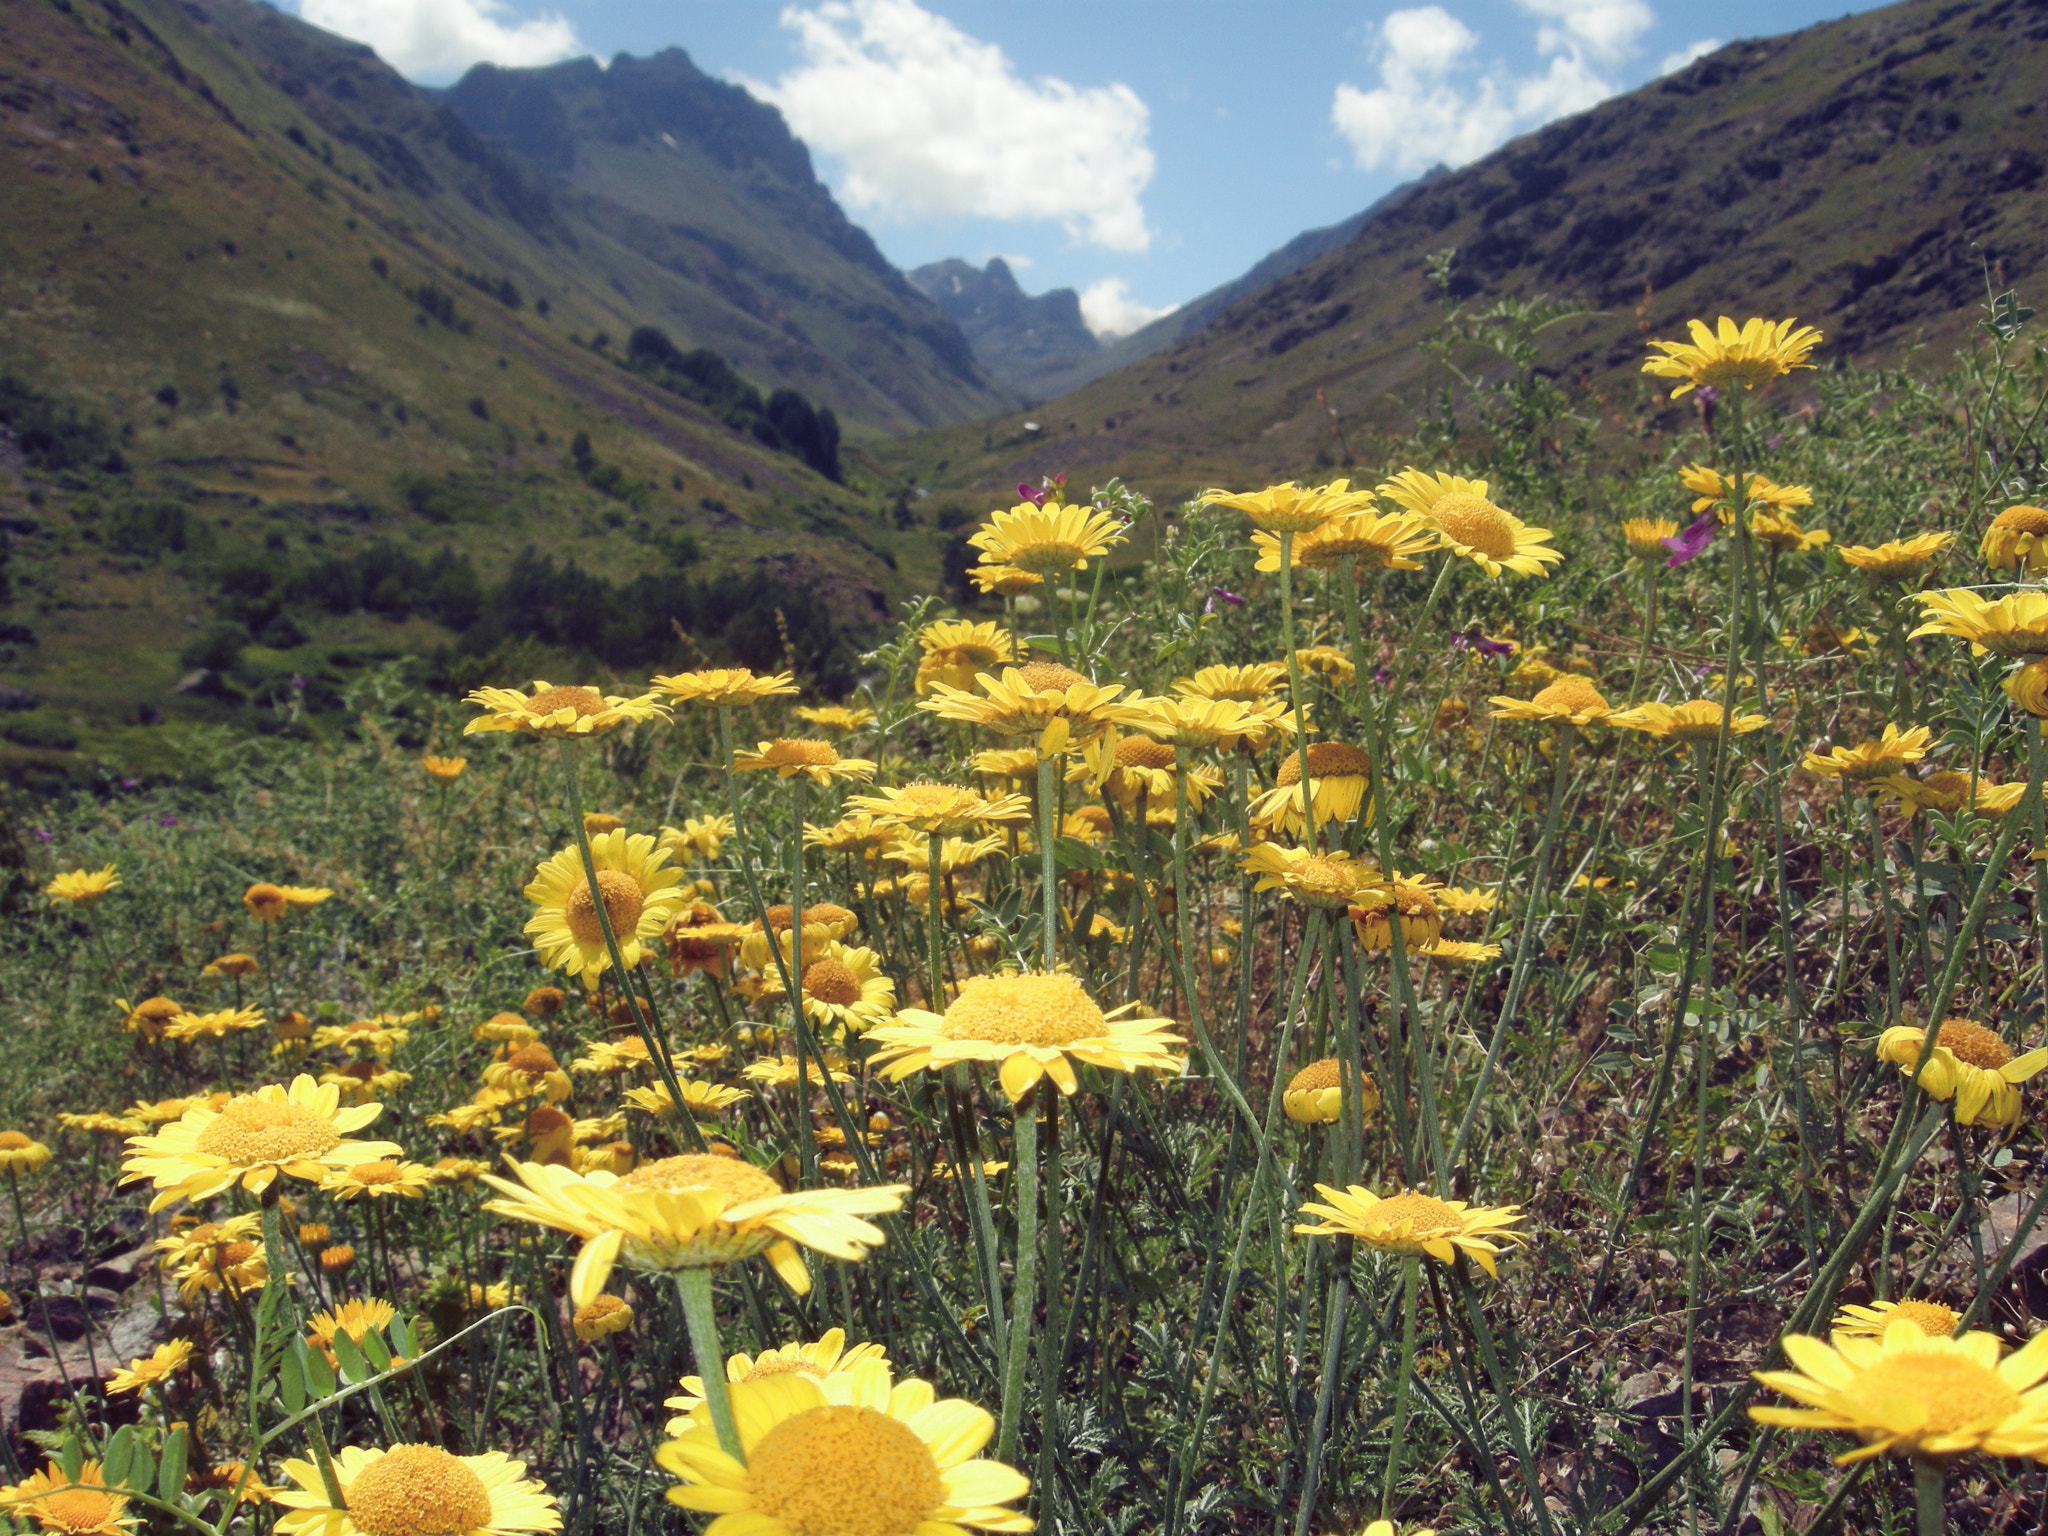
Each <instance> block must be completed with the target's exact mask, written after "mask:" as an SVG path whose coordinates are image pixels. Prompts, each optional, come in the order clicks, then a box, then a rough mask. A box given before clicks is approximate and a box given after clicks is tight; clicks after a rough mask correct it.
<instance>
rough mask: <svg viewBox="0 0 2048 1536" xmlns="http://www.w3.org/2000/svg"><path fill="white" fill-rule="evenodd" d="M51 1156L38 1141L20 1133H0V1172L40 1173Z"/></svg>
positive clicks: (47, 1149)
mask: <svg viewBox="0 0 2048 1536" xmlns="http://www.w3.org/2000/svg"><path fill="white" fill-rule="evenodd" d="M53 1155H54V1154H52V1152H51V1151H50V1149H49V1148H48V1147H46V1146H44V1145H43V1144H42V1143H41V1142H40V1141H34V1140H31V1139H30V1138H29V1137H27V1136H25V1135H23V1134H22V1133H21V1132H20V1131H0V1172H6V1173H12V1174H23V1173H40V1172H41V1171H42V1170H43V1169H44V1168H45V1167H47V1166H48V1165H49V1162H50V1158H51V1157H52V1156H53Z"/></svg>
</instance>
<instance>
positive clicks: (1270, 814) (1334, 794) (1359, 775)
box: [1250, 741, 1372, 837]
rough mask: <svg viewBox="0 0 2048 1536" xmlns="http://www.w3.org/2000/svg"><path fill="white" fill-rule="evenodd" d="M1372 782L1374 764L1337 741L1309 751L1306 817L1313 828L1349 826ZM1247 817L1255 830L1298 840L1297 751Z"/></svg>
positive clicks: (1285, 758)
mask: <svg viewBox="0 0 2048 1536" xmlns="http://www.w3.org/2000/svg"><path fill="white" fill-rule="evenodd" d="M1371 782H1372V759H1371V758H1370V757H1368V756H1367V755H1366V754H1365V753H1364V752H1363V751H1362V750H1360V749H1359V748H1357V747H1354V746H1351V745H1349V744H1348V743H1346V742H1341V741H1318V742H1314V743H1311V744H1310V746H1309V749H1308V794H1309V814H1310V815H1312V816H1313V817H1314V818H1315V824H1316V826H1317V827H1321V826H1323V825H1324V824H1325V823H1326V822H1331V821H1349V820H1351V819H1352V818H1353V817H1354V816H1356V815H1357V814H1358V812H1359V808H1360V807H1361V806H1363V805H1364V804H1365V792H1366V790H1367V788H1368V787H1369V786H1370V785H1371ZM1250 813H1251V819H1252V823H1253V825H1254V826H1256V827H1260V828H1263V829H1265V830H1266V831H1268V832H1274V833H1292V834H1294V835H1295V836H1297V837H1298V836H1300V835H1301V834H1302V819H1301V751H1300V749H1299V748H1297V747H1291V746H1290V747H1289V748H1288V749H1287V751H1286V752H1285V753H1284V754H1283V755H1282V756H1281V759H1280V767H1279V769H1278V771H1276V772H1275V773H1274V775H1273V787H1272V788H1271V789H1269V790H1267V791H1266V792H1265V793H1264V794H1262V795H1257V796H1255V797H1253V800H1252V803H1251V806H1250Z"/></svg>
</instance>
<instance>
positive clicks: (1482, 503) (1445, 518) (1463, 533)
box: [1429, 491, 1515, 560]
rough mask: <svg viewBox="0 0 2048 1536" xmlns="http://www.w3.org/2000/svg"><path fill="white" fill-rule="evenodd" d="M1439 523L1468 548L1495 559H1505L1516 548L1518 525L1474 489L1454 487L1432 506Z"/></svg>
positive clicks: (1434, 516) (1433, 514)
mask: <svg viewBox="0 0 2048 1536" xmlns="http://www.w3.org/2000/svg"><path fill="white" fill-rule="evenodd" d="M1429 515H1430V516H1431V517H1433V518H1435V519H1436V523H1437V526H1438V527H1439V528H1441V529H1443V531H1444V532H1445V533H1447V534H1449V535H1450V536H1451V537H1452V538H1454V539H1456V540H1457V541H1458V542H1459V543H1460V544H1463V545H1464V546H1465V547H1466V548H1467V549H1476V550H1478V551H1479V553H1480V554H1482V555H1486V556H1488V557H1489V558H1491V559H1494V560H1505V559H1507V558H1508V557H1509V556H1511V555H1513V554H1514V552H1515V525H1514V524H1513V523H1511V522H1509V521H1508V515H1507V513H1505V512H1503V511H1501V509H1500V508H1499V507H1496V506H1495V505H1494V504H1493V503H1492V502H1490V501H1488V500H1487V499H1486V498H1485V497H1484V496H1474V495H1473V494H1472V493H1471V492H1470V491H1452V492H1451V493H1450V494H1449V495H1448V496H1444V497H1441V498H1439V499H1438V500H1437V501H1436V502H1435V503H1434V504H1433V505H1432V506H1431V507H1430V509H1429Z"/></svg>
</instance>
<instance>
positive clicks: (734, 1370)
mask: <svg viewBox="0 0 2048 1536" xmlns="http://www.w3.org/2000/svg"><path fill="white" fill-rule="evenodd" d="M863 1360H880V1361H881V1362H883V1363H884V1364H887V1363H888V1360H889V1352H888V1351H887V1350H886V1349H884V1348H883V1347H882V1346H881V1345H879V1344H856V1345H854V1346H853V1347H852V1348H851V1349H848V1348H847V1347H846V1330H845V1329H843V1328H828V1329H826V1330H825V1331H824V1332H823V1333H821V1334H819V1335H818V1342H817V1343H815V1344H781V1345H777V1346H776V1347H775V1348H773V1349H764V1350H762V1351H761V1353H760V1354H758V1355H747V1354H737V1355H727V1356H726V1357H725V1379H726V1380H727V1381H732V1382H738V1381H753V1380H755V1379H757V1378H759V1377H764V1376H808V1377H810V1378H811V1380H813V1381H823V1380H824V1379H825V1378H826V1377H827V1376H837V1375H839V1374H840V1373H842V1372H845V1371H850V1370H852V1369H853V1368H854V1367H855V1366H856V1365H859V1364H860V1363H861V1361H863ZM678 1385H679V1386H680V1387H681V1391H680V1392H679V1393H678V1394H677V1395H676V1396H674V1397H669V1398H664V1399H662V1402H663V1404H664V1406H666V1407H670V1408H675V1409H679V1410H681V1416H680V1417H677V1418H673V1419H670V1420H669V1421H668V1432H669V1433H670V1434H671V1435H680V1434H681V1433H683V1431H684V1430H685V1429H687V1428H688V1427H689V1422H690V1421H689V1413H690V1410H691V1409H693V1408H695V1407H696V1406H697V1405H698V1404H699V1403H701V1402H703V1401H704V1378H703V1377H701V1376H685V1377H684V1378H683V1379H682V1381H681V1382H680V1383H678Z"/></svg>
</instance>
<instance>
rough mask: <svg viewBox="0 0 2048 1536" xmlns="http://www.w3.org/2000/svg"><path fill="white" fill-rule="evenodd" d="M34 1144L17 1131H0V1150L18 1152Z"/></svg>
mask: <svg viewBox="0 0 2048 1536" xmlns="http://www.w3.org/2000/svg"><path fill="white" fill-rule="evenodd" d="M33 1145H35V1143H33V1142H31V1141H30V1140H29V1139H28V1138H27V1137H26V1136H24V1135H22V1134H21V1132H19V1131H0V1152H19V1151H21V1150H22V1149H23V1148H24V1147H30V1146H33Z"/></svg>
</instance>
